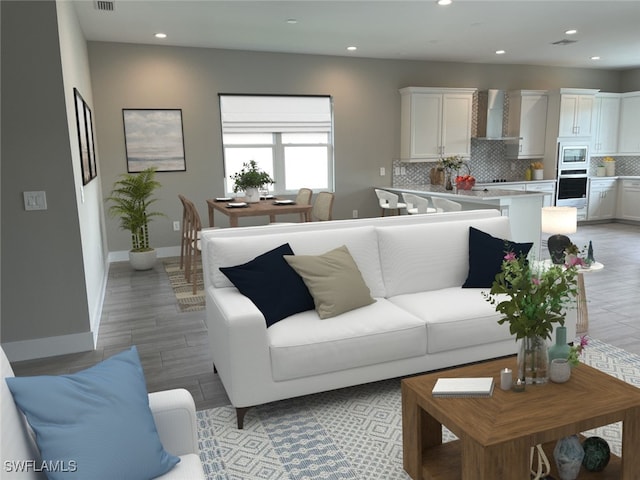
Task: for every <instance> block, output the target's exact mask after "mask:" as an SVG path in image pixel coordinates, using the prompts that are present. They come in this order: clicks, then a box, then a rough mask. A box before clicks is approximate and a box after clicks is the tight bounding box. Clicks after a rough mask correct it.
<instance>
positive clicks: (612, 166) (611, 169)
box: [604, 162, 616, 177]
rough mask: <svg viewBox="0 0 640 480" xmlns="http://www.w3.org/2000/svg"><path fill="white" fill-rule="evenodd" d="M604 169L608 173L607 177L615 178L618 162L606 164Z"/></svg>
mask: <svg viewBox="0 0 640 480" xmlns="http://www.w3.org/2000/svg"><path fill="white" fill-rule="evenodd" d="M604 169H605V171H606V172H607V177H615V175H616V162H605V164H604Z"/></svg>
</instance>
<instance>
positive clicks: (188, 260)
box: [180, 196, 202, 295]
mask: <svg viewBox="0 0 640 480" xmlns="http://www.w3.org/2000/svg"><path fill="white" fill-rule="evenodd" d="M180 200H182V201H183V204H184V205H185V210H186V215H185V218H184V220H183V232H184V237H183V240H184V245H185V246H184V278H185V280H186V281H187V283H193V294H194V295H195V294H196V293H197V291H198V275H197V273H198V272H197V266H198V261H199V259H200V258H201V253H200V231H201V230H202V223H201V221H200V214H199V213H198V209H197V208H196V206H195V204H194V203H193V202H192V201H191V200H188V199H187V198H185V197H184V196H182V198H180Z"/></svg>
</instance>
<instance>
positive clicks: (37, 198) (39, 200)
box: [23, 191, 47, 210]
mask: <svg viewBox="0 0 640 480" xmlns="http://www.w3.org/2000/svg"><path fill="white" fill-rule="evenodd" d="M23 195H24V209H25V210H46V209H47V193H46V192H44V191H39V192H23Z"/></svg>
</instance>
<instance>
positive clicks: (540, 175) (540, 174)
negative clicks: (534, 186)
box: [533, 170, 544, 180]
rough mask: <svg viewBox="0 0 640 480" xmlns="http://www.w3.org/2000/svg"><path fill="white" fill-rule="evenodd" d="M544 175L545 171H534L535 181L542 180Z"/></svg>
mask: <svg viewBox="0 0 640 480" xmlns="http://www.w3.org/2000/svg"><path fill="white" fill-rule="evenodd" d="M543 175H544V170H534V171H533V179H534V180H542V179H543Z"/></svg>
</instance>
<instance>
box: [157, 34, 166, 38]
mask: <svg viewBox="0 0 640 480" xmlns="http://www.w3.org/2000/svg"><path fill="white" fill-rule="evenodd" d="M154 37H156V38H167V34H166V33H156V34H155V35H154Z"/></svg>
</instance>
